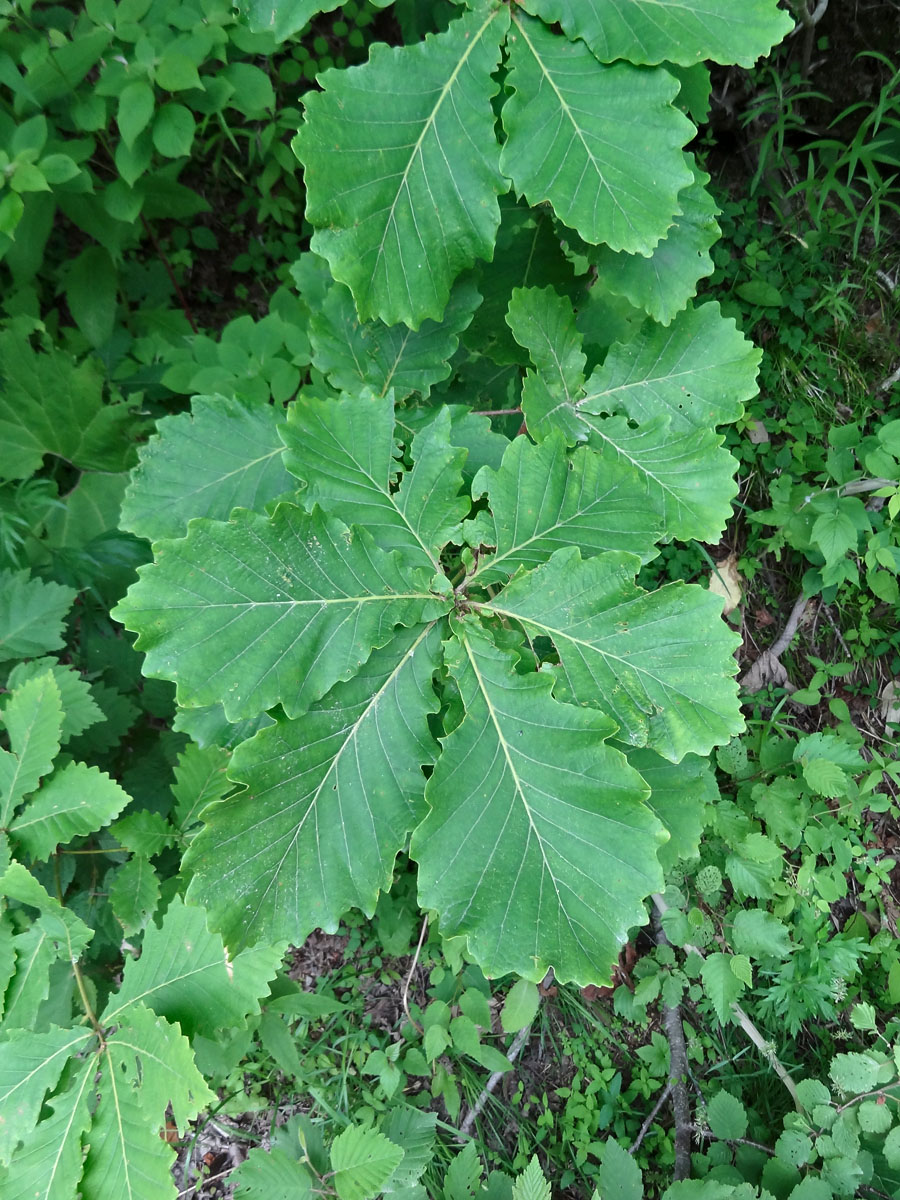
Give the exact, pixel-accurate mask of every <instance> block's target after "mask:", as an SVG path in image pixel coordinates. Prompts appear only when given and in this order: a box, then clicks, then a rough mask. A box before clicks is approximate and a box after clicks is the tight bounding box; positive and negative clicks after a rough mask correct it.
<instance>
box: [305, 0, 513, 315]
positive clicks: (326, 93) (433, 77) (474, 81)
mask: <svg viewBox="0 0 900 1200" xmlns="http://www.w3.org/2000/svg"><path fill="white" fill-rule="evenodd" d="M508 27H509V13H508V9H507V8H506V6H505V5H498V6H497V7H492V8H487V9H481V10H480V11H478V12H473V13H467V14H466V15H465V16H463V17H461V18H460V19H459V20H457V21H454V22H453V24H452V25H451V26H450V28H449V29H448V30H447V31H446V32H445V33H441V34H437V35H432V34H429V35H428V36H427V37H426V39H425V41H424V42H421V43H419V44H418V45H413V46H402V47H388V46H386V45H384V44H383V43H381V42H373V44H372V46H371V48H370V51H369V61H368V62H367V63H366V64H365V65H364V66H361V67H351V68H349V69H348V70H342V71H325V72H324V73H323V74H322V75H320V76H319V83H320V84H321V86H322V91H321V92H307V94H306V96H305V98H304V100H305V105H306V121H305V123H304V124H303V126H302V127H301V129H300V131H299V133H298V134H297V137H296V138H295V140H294V149H295V151H296V153H297V156H298V158H299V159H300V160H301V162H302V163H303V166H304V178H305V182H306V189H307V197H306V215H307V217H308V219H309V220H310V222H311V223H312V224H313V225H314V226H315V227H316V232H315V234H314V236H313V239H312V248H313V249H314V250H315V251H316V252H317V253H319V254H322V255H324V257H325V258H327V259H328V262H329V264H330V265H331V271H332V274H333V275H334V277H335V279H337V280H340V282H341V283H345V284H346V285H347V286H348V287H349V288H350V290H351V292H352V293H353V297H354V299H355V301H356V307H357V310H358V312H359V315H360V317H361V318H362V319H363V320H366V321H367V320H370V319H371V318H372V317H379V318H380V319H381V320H383V321H385V322H387V323H388V324H394V323H396V322H397V321H404V322H405V323H406V324H407V325H409V326H410V327H411V328H412V329H418V327H419V326H420V325H421V323H422V321H423V320H425V318H427V317H431V318H432V319H433V320H440V319H441V317H442V315H443V311H444V307H445V305H446V303H447V299H448V297H449V295H450V287H451V285H452V283H453V281H454V279H455V278H456V276H457V275H458V274H459V273H460V271H462V270H463V269H464V268H466V267H470V266H472V265H473V263H474V262H475V261H476V260H477V259H479V258H485V259H489V258H490V257H491V255H492V253H493V247H494V238H495V237H496V233H497V226H498V225H499V223H500V212H499V208H498V205H497V199H496V198H497V196H498V195H499V194H500V193H502V192H505V191H507V190H508V187H509V185H508V183H507V181H506V180H505V179H504V178H503V176H502V175H501V174H500V171H499V167H498V159H499V148H498V146H497V140H496V136H495V133H494V113H493V109H492V108H491V97H492V96H493V95H494V93H495V92H496V90H497V84H496V83H495V82H494V80H493V79H492V77H491V76H492V73H493V72H494V71H495V70H496V68H497V64H498V62H499V59H500V43H501V41H502V39H503V37H504V35H505V33H506V31H507V28H508Z"/></svg>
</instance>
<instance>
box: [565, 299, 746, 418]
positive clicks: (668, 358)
mask: <svg viewBox="0 0 900 1200" xmlns="http://www.w3.org/2000/svg"><path fill="white" fill-rule="evenodd" d="M761 357H762V351H761V350H759V349H758V348H757V347H756V346H754V345H753V344H752V343H751V342H748V341H747V339H746V338H745V337H744V335H743V334H742V333H741V332H740V331H739V330H738V328H737V325H736V324H735V322H734V320H733V319H732V318H730V317H728V318H725V317H723V316H722V313H721V310H720V308H719V306H718V304H716V303H715V302H710V303H708V304H702V305H701V306H700V307H699V308H689V309H686V310H685V311H684V312H682V313H679V315H678V316H677V317H676V318H675V320H674V321H673V322H672V324H671V325H669V326H668V328H665V327H663V326H662V325H657V324H656V322H655V321H647V323H646V324H645V325H644V327H643V328H642V330H641V332H640V333H639V334H638V336H637V337H636V338H635V339H634V340H633V341H631V342H627V343H625V344H624V345H623V344H621V343H617V344H616V345H614V346H613V347H612V348H611V349H610V351H609V354H607V356H606V358H605V360H604V362H603V365H602V366H600V367H598V368H597V370H596V371H595V372H594V374H593V375H592V376H591V378H590V379H589V380H588V382H587V386H586V388H585V394H584V396H583V397H582V399H580V400H579V401H578V404H577V406H576V407H577V409H578V411H579V413H580V414H581V415H582V417H584V416H585V414H588V413H590V414H594V415H598V414H602V413H626V414H627V415H628V416H629V417H631V419H632V420H633V421H638V422H640V423H641V424H642V425H646V424H647V422H649V421H652V420H653V419H654V418H655V417H658V416H660V414H666V415H668V416H669V417H670V421H671V424H670V429H671V431H672V432H673V433H675V434H681V433H686V432H690V431H692V430H695V429H700V430H709V429H714V428H715V427H716V426H717V425H723V424H726V423H729V422H732V421H736V420H737V419H738V417H739V416H740V415H741V412H742V410H743V403H744V401H745V400H749V399H750V398H751V397H753V396H755V395H756V390H757V389H756V371H757V368H758V367H759V360H760V358H761Z"/></svg>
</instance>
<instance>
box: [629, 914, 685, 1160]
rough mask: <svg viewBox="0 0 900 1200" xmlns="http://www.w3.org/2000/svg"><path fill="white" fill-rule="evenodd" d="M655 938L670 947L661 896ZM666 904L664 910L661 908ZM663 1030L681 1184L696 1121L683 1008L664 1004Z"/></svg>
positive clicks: (636, 1144)
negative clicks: (690, 1092)
mask: <svg viewBox="0 0 900 1200" xmlns="http://www.w3.org/2000/svg"><path fill="white" fill-rule="evenodd" d="M653 900H654V910H653V936H654V939H655V941H656V944H657V945H658V946H668V945H669V944H670V943H669V939H668V938H667V937H666V933H665V930H664V929H663V927H662V920H661V918H662V914H663V912H664V911H665V905H664V901H663V900H662V897H659V901H660V903H659V904H657V903H656V900H657V897H656V896H654V897H653ZM661 905H662V907H661ZM661 1008H662V1019H663V1029H665V1031H666V1038H667V1039H668V1042H669V1084H668V1088H667V1091H668V1093H669V1096H670V1098H671V1101H672V1114H673V1116H674V1117H675V1165H674V1167H673V1168H672V1178H673V1179H674V1180H675V1181H676V1182H677V1181H678V1180H679V1179H688V1178H689V1177H690V1174H691V1130H692V1129H693V1121H692V1118H691V1102H690V1099H689V1098H688V1090H687V1077H688V1060H687V1042H686V1041H685V1038H684V1025H683V1024H682V1021H681V1008H680V1007H678V1006H676V1007H673V1006H672V1005H671V1004H666V1002H665V1001H664V1000H663V1001H662V1002H661ZM653 1116H654V1113H651V1114H650V1118H649V1120H652V1119H653ZM645 1132H646V1130H645V1129H644V1128H643V1127H642V1128H641V1132H640V1134H639V1135H638V1141H637V1142H635V1144H634V1146H632V1148H631V1152H632V1153H634V1151H635V1149H636V1148H637V1146H638V1145H640V1139H641V1138H643V1136H644V1133H645Z"/></svg>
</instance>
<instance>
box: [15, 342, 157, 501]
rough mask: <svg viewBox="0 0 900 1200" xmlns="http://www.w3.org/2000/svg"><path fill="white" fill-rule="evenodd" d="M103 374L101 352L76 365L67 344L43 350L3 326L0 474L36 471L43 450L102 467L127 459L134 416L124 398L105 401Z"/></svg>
mask: <svg viewBox="0 0 900 1200" xmlns="http://www.w3.org/2000/svg"><path fill="white" fill-rule="evenodd" d="M105 377H106V376H105V368H104V366H103V364H102V363H101V362H100V361H99V359H96V358H89V359H85V361H84V362H82V363H79V364H78V365H77V366H76V365H75V362H74V359H72V358H70V357H69V355H67V354H65V353H64V352H63V351H62V350H55V349H54V350H52V351H51V352H49V353H47V354H44V353H40V352H38V351H35V350H32V348H31V346H30V345H29V343H28V342H27V341H26V340H25V338H23V337H20V336H18V335H17V334H14V333H12V332H10V331H7V332H5V333H0V379H2V382H3V386H2V388H0V446H2V447H3V454H2V457H0V478H5V479H21V478H23V477H25V476H26V475H32V474H33V473H34V472H35V471H36V470H37V469H38V468H39V467H40V465H41V460H42V459H43V457H44V455H45V454H57V455H59V456H60V457H61V458H65V459H68V460H69V462H71V463H74V464H75V466H77V467H82V468H94V469H96V470H99V471H121V470H122V469H123V468H124V467H128V466H130V465H131V462H132V460H133V459H134V449H133V447H132V441H131V438H130V437H129V436H128V435H129V432H130V431H131V429H133V428H134V427H135V418H134V415H133V413H132V411H131V409H130V408H129V407H128V405H127V404H125V403H121V402H120V403H109V402H107V401H105V400H104V397H103V383H104V379H105Z"/></svg>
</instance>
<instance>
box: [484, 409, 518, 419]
mask: <svg viewBox="0 0 900 1200" xmlns="http://www.w3.org/2000/svg"><path fill="white" fill-rule="evenodd" d="M521 411H522V409H521V408H481V409H476V410H475V413H474V414H473V415H474V416H476V417H514V416H515V415H516V413H520V412H521Z"/></svg>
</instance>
